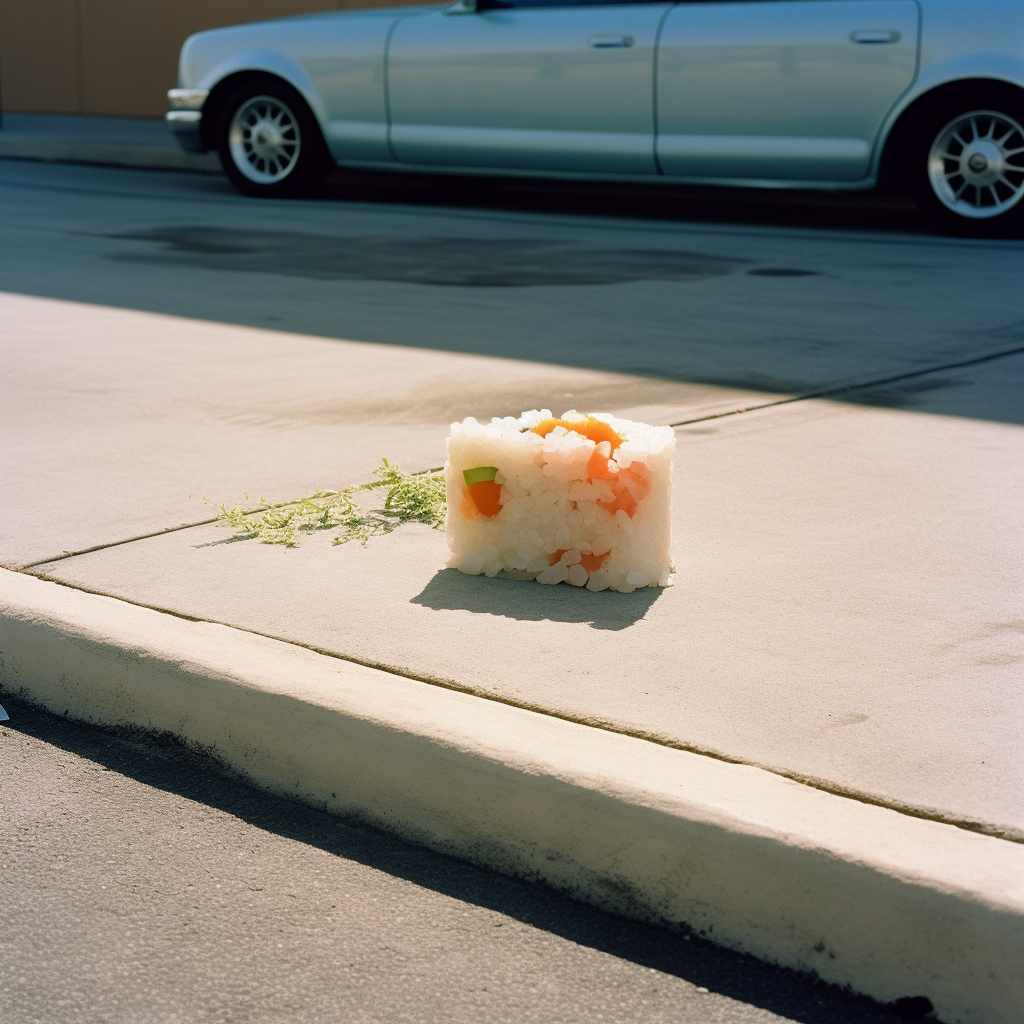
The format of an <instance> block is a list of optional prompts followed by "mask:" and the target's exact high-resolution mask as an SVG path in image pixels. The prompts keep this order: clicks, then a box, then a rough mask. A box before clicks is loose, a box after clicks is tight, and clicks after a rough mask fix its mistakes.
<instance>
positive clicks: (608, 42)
mask: <svg viewBox="0 0 1024 1024" xmlns="http://www.w3.org/2000/svg"><path fill="white" fill-rule="evenodd" d="M587 45H588V46H596V47H598V48H599V49H605V48H608V47H612V46H632V45H633V37H632V36H591V37H590V38H589V39H588V40H587Z"/></svg>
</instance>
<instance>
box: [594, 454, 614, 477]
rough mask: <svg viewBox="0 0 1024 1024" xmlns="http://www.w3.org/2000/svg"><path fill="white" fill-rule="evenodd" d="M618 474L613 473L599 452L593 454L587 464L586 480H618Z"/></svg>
mask: <svg viewBox="0 0 1024 1024" xmlns="http://www.w3.org/2000/svg"><path fill="white" fill-rule="evenodd" d="M618 478H619V474H618V473H613V472H612V470H611V466H610V463H609V460H608V459H606V458H605V457H604V456H603V455H602V454H601V453H600V452H594V454H593V455H591V456H590V461H589V462H588V463H587V479H588V480H618Z"/></svg>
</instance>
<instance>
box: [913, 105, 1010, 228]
mask: <svg viewBox="0 0 1024 1024" xmlns="http://www.w3.org/2000/svg"><path fill="white" fill-rule="evenodd" d="M922 129H923V130H922V131H921V132H920V134H919V136H918V145H917V147H916V150H917V152H916V153H915V154H914V164H915V171H916V175H915V176H916V186H917V200H918V205H919V206H920V208H921V211H922V213H924V214H925V216H926V217H927V218H928V219H929V220H930V221H931V222H932V223H933V224H935V225H936V226H937V227H939V228H941V229H943V230H950V231H955V232H958V233H966V234H975V235H998V234H1017V233H1018V232H1019V231H1020V230H1021V229H1022V228H1024V99H1017V98H1015V97H1013V96H1010V95H1005V96H1000V95H985V96H981V95H979V96H965V97H964V98H963V99H961V100H960V102H959V103H957V104H947V105H945V106H944V107H943V108H941V109H938V110H936V111H934V112H933V114H932V116H931V117H930V118H928V119H927V121H926V122H925V123H924V124H923V125H922Z"/></svg>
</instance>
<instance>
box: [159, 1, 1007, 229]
mask: <svg viewBox="0 0 1024 1024" xmlns="http://www.w3.org/2000/svg"><path fill="white" fill-rule="evenodd" d="M169 99H170V106H171V110H170V112H169V113H168V115H167V120H168V124H169V127H170V128H171V130H172V131H173V132H174V133H175V134H176V135H177V137H178V139H179V140H180V142H181V144H182V145H183V146H184V147H185V148H186V149H188V150H191V151H198V152H203V151H207V150H211V149H215V150H217V151H218V152H219V153H220V157H221V160H222V162H223V164H224V169H225V171H226V172H227V174H228V175H229V177H230V178H231V180H232V181H233V182H234V183H235V185H236V186H237V187H238V188H240V189H241V190H242V191H244V192H247V193H249V194H250V195H258V196H283V195H296V194H301V193H304V192H307V191H309V190H311V189H313V188H315V187H316V186H318V185H319V184H320V183H322V182H323V180H324V179H325V177H326V175H327V174H328V173H329V172H330V170H331V169H332V168H333V167H334V166H335V165H340V166H343V167H352V168H364V169H392V170H396V169H397V170H401V169H405V170H416V171H433V172H444V173H459V174H501V175H532V176H537V177H571V178H577V179H583V178H590V179H603V180H615V181H634V182H635V181H661V182H669V183H671V182H678V183H685V184H713V185H738V186H744V187H750V186H755V187H764V188H813V189H851V190H854V189H871V188H875V187H876V186H879V185H880V184H881V185H885V186H887V187H895V188H902V189H905V190H909V191H911V192H912V193H913V194H914V195H915V196H916V198H917V201H918V203H919V205H920V206H921V208H922V209H923V211H924V212H925V213H926V214H927V215H928V216H929V217H930V218H931V219H932V220H933V221H936V222H938V223H939V224H940V225H941V226H943V227H946V228H953V229H955V228H959V229H961V230H964V229H971V230H974V231H989V232H991V231H996V230H998V231H1005V230H1006V229H1007V228H1008V227H1012V228H1014V229H1019V227H1020V226H1021V224H1022V223H1024V201H1022V197H1024V0H747V2H733V0H717V2H707V0H698V2H692V3H691V2H682V3H621V2H617V3H601V2H588V0H575V2H574V0H458V2H456V3H454V4H448V5H445V6H441V7H437V6H430V7H404V8H384V9H380V8H378V9H375V10H364V11H347V12H337V13H335V12H331V13H326V14H313V15H304V16H301V17H293V18H284V19H280V20H276V21H267V22H261V23H258V24H252V25H239V26H236V27H233V28H224V29H215V30H213V31H209V32H200V33H198V34H197V35H194V36H192V37H191V38H189V39H188V40H187V41H186V42H185V45H184V47H183V49H182V51H181V62H180V69H179V82H178V88H176V89H172V90H171V91H170V93H169Z"/></svg>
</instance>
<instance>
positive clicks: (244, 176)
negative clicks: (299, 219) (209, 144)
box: [217, 77, 331, 197]
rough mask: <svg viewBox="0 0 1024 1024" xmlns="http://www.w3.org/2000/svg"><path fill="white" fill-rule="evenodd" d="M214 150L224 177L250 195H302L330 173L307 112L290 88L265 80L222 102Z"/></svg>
mask: <svg viewBox="0 0 1024 1024" xmlns="http://www.w3.org/2000/svg"><path fill="white" fill-rule="evenodd" d="M217 148H218V152H219V153H220V160H221V164H222V165H223V167H224V172H225V173H226V174H227V176H228V177H229V178H230V179H231V181H232V183H233V184H234V185H235V187H236V188H237V189H239V190H240V191H241V192H245V193H246V194H247V195H251V196H265V197H284V196H299V195H307V194H309V193H310V192H312V191H315V190H316V189H317V188H318V187H319V186H320V185H322V184H323V183H324V181H325V180H326V178H327V175H328V173H329V172H330V169H331V161H330V158H329V156H328V154H327V147H326V146H325V145H324V141H323V136H322V135H321V134H320V128H319V126H318V125H317V123H316V120H315V118H314V117H313V115H312V114H311V113H310V110H309V107H307V106H306V103H305V101H304V100H303V99H302V97H301V96H300V95H299V94H298V92H296V91H295V90H294V89H292V88H291V86H289V85H287V84H286V83H285V82H282V81H280V80H279V79H274V78H270V77H261V78H252V79H249V80H247V81H245V82H244V84H242V85H240V86H238V87H237V88H236V89H235V90H234V91H233V92H232V93H231V94H230V95H229V96H228V97H227V100H226V102H225V103H224V104H223V106H222V107H221V116H220V121H219V125H218V132H217Z"/></svg>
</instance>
